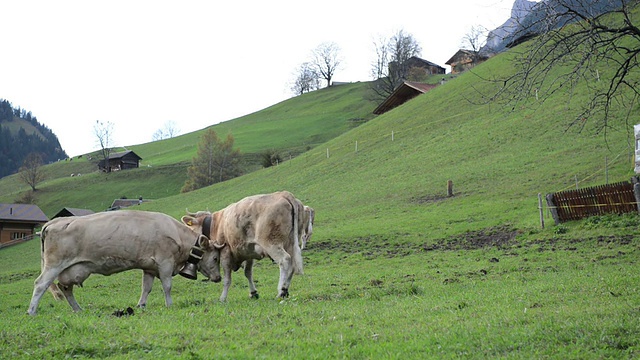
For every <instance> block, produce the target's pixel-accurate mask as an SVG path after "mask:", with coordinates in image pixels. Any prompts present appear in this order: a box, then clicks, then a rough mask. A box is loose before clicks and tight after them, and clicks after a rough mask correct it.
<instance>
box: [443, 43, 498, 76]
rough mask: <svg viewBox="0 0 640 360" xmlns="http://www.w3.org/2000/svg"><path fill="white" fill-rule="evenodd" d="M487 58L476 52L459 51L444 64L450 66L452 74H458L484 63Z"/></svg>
mask: <svg viewBox="0 0 640 360" xmlns="http://www.w3.org/2000/svg"><path fill="white" fill-rule="evenodd" d="M488 58H489V57H488V56H485V55H481V54H480V53H478V52H474V51H471V50H465V49H460V50H458V51H457V52H456V53H455V54H454V55H453V56H452V57H451V59H449V60H448V61H447V62H446V63H445V64H447V65H449V66H451V73H452V74H459V73H461V72H463V71H465V70H468V69H471V68H472V67H474V66H476V65H478V64H480V63H481V62H483V61H486V60H487V59H488Z"/></svg>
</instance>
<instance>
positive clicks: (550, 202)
mask: <svg viewBox="0 0 640 360" xmlns="http://www.w3.org/2000/svg"><path fill="white" fill-rule="evenodd" d="M546 198H547V206H548V207H549V210H551V217H552V218H553V221H554V222H555V223H556V225H560V217H559V216H558V209H557V208H556V204H554V203H553V194H547V196H546Z"/></svg>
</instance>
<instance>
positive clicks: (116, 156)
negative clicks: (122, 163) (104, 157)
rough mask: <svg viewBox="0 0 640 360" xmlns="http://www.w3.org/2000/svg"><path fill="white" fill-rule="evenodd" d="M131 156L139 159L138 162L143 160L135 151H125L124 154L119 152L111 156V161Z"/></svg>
mask: <svg viewBox="0 0 640 360" xmlns="http://www.w3.org/2000/svg"><path fill="white" fill-rule="evenodd" d="M129 154H131V155H133V156H135V157H137V158H138V160H142V158H141V157H140V156H138V154H136V153H134V152H133V150H127V151H123V152H117V153H112V154H109V160H113V159H122V158H123V157H125V156H127V155H129Z"/></svg>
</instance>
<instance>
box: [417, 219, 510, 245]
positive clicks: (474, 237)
mask: <svg viewBox="0 0 640 360" xmlns="http://www.w3.org/2000/svg"><path fill="white" fill-rule="evenodd" d="M518 233H519V232H518V230H516V229H513V228H512V227H510V226H509V225H502V226H496V227H491V228H488V229H483V230H479V231H469V232H466V233H464V234H461V235H457V236H451V237H449V238H447V239H440V240H438V241H436V242H435V243H434V244H428V245H423V246H422V249H423V250H425V251H431V250H477V249H482V248H488V247H493V248H498V249H504V248H508V247H511V246H513V245H514V244H515V242H514V239H515V237H516V235H518Z"/></svg>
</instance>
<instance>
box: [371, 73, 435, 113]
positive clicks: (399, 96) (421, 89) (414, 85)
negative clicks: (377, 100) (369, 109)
mask: <svg viewBox="0 0 640 360" xmlns="http://www.w3.org/2000/svg"><path fill="white" fill-rule="evenodd" d="M436 86H438V85H431V84H425V83H419V82H412V81H404V82H403V83H402V84H400V85H399V86H398V87H397V88H396V89H395V90H394V91H393V93H391V95H389V96H388V97H387V98H386V99H385V100H384V101H383V102H382V103H381V104H380V105H378V107H377V108H375V110H373V113H374V114H376V115H380V114H384V113H386V112H387V111H389V110H391V109H393V108H395V107H397V106H400V105H402V104H404V103H405V102H407V101H409V100H411V99H413V98H414V97H416V96H418V95H420V94H424V93H426V92H427V91H429V90H431V89H433V88H435V87H436Z"/></svg>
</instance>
